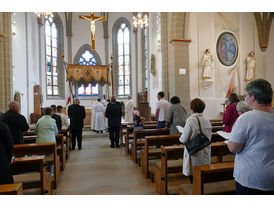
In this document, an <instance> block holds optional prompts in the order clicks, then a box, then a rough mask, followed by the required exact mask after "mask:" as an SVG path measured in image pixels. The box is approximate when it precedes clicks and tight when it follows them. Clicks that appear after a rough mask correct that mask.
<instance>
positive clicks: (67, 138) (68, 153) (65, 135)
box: [61, 127, 70, 159]
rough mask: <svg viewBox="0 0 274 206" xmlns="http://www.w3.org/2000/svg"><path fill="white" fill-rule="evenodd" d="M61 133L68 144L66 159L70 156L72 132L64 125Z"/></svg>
mask: <svg viewBox="0 0 274 206" xmlns="http://www.w3.org/2000/svg"><path fill="white" fill-rule="evenodd" d="M61 134H63V136H64V144H65V145H66V159H69V156H70V134H69V129H67V128H64V127H62V130H61Z"/></svg>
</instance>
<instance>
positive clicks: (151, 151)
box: [141, 134, 181, 178]
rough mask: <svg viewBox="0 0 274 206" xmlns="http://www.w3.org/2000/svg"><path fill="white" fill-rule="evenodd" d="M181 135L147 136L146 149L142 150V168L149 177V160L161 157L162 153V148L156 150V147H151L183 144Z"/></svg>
mask: <svg viewBox="0 0 274 206" xmlns="http://www.w3.org/2000/svg"><path fill="white" fill-rule="evenodd" d="M180 136H181V135H180V134H176V135H159V136H150V137H148V136H146V137H145V144H144V149H142V150H141V168H142V172H143V174H144V176H145V177H146V178H149V160H150V159H160V155H161V149H160V151H159V152H158V151H157V150H159V149H158V148H157V149H156V151H155V148H151V147H155V146H156V147H157V146H169V145H174V144H181V142H180V141H179V138H180Z"/></svg>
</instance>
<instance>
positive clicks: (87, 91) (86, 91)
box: [78, 50, 99, 96]
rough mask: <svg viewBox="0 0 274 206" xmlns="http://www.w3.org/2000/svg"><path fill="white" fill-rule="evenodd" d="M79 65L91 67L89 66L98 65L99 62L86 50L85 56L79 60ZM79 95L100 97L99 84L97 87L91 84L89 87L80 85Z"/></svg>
mask: <svg viewBox="0 0 274 206" xmlns="http://www.w3.org/2000/svg"><path fill="white" fill-rule="evenodd" d="M78 64H79V65H86V66H89V65H96V64H97V62H96V59H95V58H94V56H93V55H92V53H91V52H90V51H89V50H85V51H84V52H83V54H82V55H81V56H80V58H79V60H78ZM78 95H79V96H91V95H93V96H97V95H99V88H98V84H96V85H95V86H92V85H91V84H89V85H88V86H87V87H84V85H83V84H82V85H80V86H79V87H78Z"/></svg>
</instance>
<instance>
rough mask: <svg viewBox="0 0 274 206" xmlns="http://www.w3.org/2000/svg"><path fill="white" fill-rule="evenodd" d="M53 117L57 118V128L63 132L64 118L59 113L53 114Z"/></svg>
mask: <svg viewBox="0 0 274 206" xmlns="http://www.w3.org/2000/svg"><path fill="white" fill-rule="evenodd" d="M52 118H53V119H55V121H56V126H57V129H58V133H60V132H61V129H62V119H61V117H60V115H58V114H53V115H52Z"/></svg>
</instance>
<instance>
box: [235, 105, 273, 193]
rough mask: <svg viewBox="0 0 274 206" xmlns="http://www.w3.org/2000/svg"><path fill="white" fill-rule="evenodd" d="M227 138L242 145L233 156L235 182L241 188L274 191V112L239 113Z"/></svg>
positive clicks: (254, 111) (253, 111)
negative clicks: (239, 150)
mask: <svg viewBox="0 0 274 206" xmlns="http://www.w3.org/2000/svg"><path fill="white" fill-rule="evenodd" d="M230 141H231V142H235V143H239V144H244V145H243V149H242V151H241V152H239V153H237V154H236V157H235V164H234V174H233V176H234V178H235V181H237V182H238V183H240V184H241V185H242V186H244V187H248V188H252V189H258V190H264V191H274V113H268V112H263V111H259V110H252V111H249V112H246V113H244V114H242V115H241V116H240V117H239V118H238V119H237V121H236V122H235V124H234V126H233V128H232V132H231V136H230Z"/></svg>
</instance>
